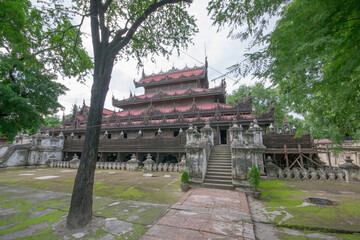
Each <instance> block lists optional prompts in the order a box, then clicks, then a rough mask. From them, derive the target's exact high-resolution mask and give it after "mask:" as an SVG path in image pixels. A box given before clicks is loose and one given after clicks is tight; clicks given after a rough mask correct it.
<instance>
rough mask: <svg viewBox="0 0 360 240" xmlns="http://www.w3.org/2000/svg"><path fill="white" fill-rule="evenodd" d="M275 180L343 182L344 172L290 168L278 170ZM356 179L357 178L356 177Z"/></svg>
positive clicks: (339, 170)
mask: <svg viewBox="0 0 360 240" xmlns="http://www.w3.org/2000/svg"><path fill="white" fill-rule="evenodd" d="M275 174H276V178H278V179H285V180H310V181H345V180H346V179H345V172H344V171H343V170H342V169H332V170H330V169H324V168H320V169H314V168H309V169H305V168H292V169H278V171H277V172H276V173H275ZM356 178H358V176H356Z"/></svg>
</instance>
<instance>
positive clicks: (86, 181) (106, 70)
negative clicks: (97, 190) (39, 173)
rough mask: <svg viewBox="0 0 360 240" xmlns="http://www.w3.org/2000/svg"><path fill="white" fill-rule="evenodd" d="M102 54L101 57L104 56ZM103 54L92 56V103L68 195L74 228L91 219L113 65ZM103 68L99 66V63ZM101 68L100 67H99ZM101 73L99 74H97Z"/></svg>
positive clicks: (68, 225) (70, 223) (68, 224)
mask: <svg viewBox="0 0 360 240" xmlns="http://www.w3.org/2000/svg"><path fill="white" fill-rule="evenodd" d="M103 57H104V56H103ZM104 59H106V57H104V58H103V59H101V60H100V61H96V59H95V71H94V83H93V86H92V89H91V104H90V111H89V117H88V120H87V125H86V133H85V141H84V145H83V150H82V154H81V159H80V165H79V169H78V171H77V174H76V178H75V183H74V189H73V193H72V197H71V205H70V210H69V215H68V217H67V227H68V228H69V229H74V228H78V227H83V226H85V225H87V224H88V223H89V222H90V221H91V218H92V203H93V186H94V175H95V168H96V161H97V155H98V146H99V136H100V130H101V122H102V111H103V108H104V102H105V98H106V94H107V92H108V89H109V83H110V78H111V73H112V68H113V61H109V59H108V58H107V59H106V60H107V61H106V60H104ZM99 65H100V66H103V67H98V66H99ZM98 69H100V70H98ZM99 72H101V73H99Z"/></svg>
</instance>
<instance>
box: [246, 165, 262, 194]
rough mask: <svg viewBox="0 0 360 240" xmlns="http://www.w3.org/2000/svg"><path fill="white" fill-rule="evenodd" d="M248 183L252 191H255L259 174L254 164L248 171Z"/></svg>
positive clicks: (258, 181)
mask: <svg viewBox="0 0 360 240" xmlns="http://www.w3.org/2000/svg"><path fill="white" fill-rule="evenodd" d="M248 181H249V183H250V185H251V187H252V188H253V190H254V191H256V190H257V188H258V187H259V184H260V172H259V170H258V168H257V167H256V165H255V164H253V165H252V167H251V169H250V171H249V180H248Z"/></svg>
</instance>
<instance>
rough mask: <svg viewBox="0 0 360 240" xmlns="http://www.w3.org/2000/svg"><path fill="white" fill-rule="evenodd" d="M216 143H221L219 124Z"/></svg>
mask: <svg viewBox="0 0 360 240" xmlns="http://www.w3.org/2000/svg"><path fill="white" fill-rule="evenodd" d="M216 136H217V138H216V143H217V145H220V129H219V125H216Z"/></svg>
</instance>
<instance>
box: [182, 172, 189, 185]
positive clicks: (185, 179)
mask: <svg viewBox="0 0 360 240" xmlns="http://www.w3.org/2000/svg"><path fill="white" fill-rule="evenodd" d="M181 182H182V183H188V182H189V174H188V172H187V171H184V172H183V174H182V175H181Z"/></svg>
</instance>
